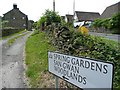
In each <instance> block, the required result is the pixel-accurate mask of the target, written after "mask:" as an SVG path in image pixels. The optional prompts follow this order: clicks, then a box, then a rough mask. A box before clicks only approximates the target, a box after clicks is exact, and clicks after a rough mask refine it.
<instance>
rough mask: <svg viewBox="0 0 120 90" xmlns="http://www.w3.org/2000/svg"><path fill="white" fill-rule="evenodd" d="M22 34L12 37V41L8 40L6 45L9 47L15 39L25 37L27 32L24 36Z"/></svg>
mask: <svg viewBox="0 0 120 90" xmlns="http://www.w3.org/2000/svg"><path fill="white" fill-rule="evenodd" d="M22 33H23V32H20V34H19V35H18V36H16V37H14V38H12V39H10V40H8V42H7V44H8V45H9V46H11V45H12V44H13V43H14V42H15V41H16V39H18V38H20V37H22V36H25V35H26V34H28V32H27V33H25V34H22Z"/></svg>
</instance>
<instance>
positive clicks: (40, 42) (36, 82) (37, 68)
mask: <svg viewBox="0 0 120 90" xmlns="http://www.w3.org/2000/svg"><path fill="white" fill-rule="evenodd" d="M48 50H52V51H54V50H55V48H54V47H53V46H52V45H50V44H49V41H48V38H46V37H45V33H44V32H40V33H39V32H38V30H35V31H34V33H33V34H32V35H31V36H30V37H29V38H28V40H27V42H26V48H25V51H26V60H25V63H26V65H27V67H28V68H27V71H26V74H27V77H28V78H29V79H30V85H31V87H32V88H36V87H39V86H40V79H41V77H42V73H43V72H46V70H47V69H48V60H47V52H48ZM42 83H43V82H42Z"/></svg>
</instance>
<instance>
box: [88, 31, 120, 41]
mask: <svg viewBox="0 0 120 90" xmlns="http://www.w3.org/2000/svg"><path fill="white" fill-rule="evenodd" d="M89 34H90V35H95V36H101V37H105V38H107V39H110V40H113V41H117V42H120V35H118V34H106V33H96V32H89Z"/></svg>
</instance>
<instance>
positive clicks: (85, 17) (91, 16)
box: [74, 11, 100, 22]
mask: <svg viewBox="0 0 120 90" xmlns="http://www.w3.org/2000/svg"><path fill="white" fill-rule="evenodd" d="M97 18H100V14H99V13H98V12H83V11H75V14H74V22H82V21H94V20H95V19H97Z"/></svg>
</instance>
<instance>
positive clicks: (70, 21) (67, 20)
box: [65, 14, 73, 23]
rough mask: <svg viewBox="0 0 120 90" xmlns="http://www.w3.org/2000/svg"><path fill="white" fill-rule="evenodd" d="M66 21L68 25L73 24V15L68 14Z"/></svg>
mask: <svg viewBox="0 0 120 90" xmlns="http://www.w3.org/2000/svg"><path fill="white" fill-rule="evenodd" d="M65 21H66V22H67V23H72V22H73V15H70V14H66V15H65Z"/></svg>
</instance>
